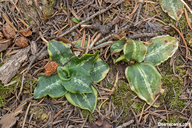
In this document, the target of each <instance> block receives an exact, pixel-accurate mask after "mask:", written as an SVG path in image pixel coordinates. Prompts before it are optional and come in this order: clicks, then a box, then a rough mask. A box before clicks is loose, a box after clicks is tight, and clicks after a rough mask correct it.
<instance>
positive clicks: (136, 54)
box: [123, 39, 147, 62]
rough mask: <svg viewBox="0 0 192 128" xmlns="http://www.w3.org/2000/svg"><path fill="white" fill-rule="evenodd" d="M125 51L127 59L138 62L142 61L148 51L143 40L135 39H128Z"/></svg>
mask: <svg viewBox="0 0 192 128" xmlns="http://www.w3.org/2000/svg"><path fill="white" fill-rule="evenodd" d="M123 52H124V54H125V56H126V59H127V61H131V60H135V61H137V62H142V61H143V60H144V58H145V54H146V53H147V47H146V46H145V45H144V44H143V42H142V41H135V40H131V39H128V42H127V43H126V44H125V46H124V49H123Z"/></svg>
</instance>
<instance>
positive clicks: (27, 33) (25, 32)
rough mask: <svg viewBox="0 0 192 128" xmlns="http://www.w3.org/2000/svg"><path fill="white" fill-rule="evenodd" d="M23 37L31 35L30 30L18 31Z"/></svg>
mask: <svg viewBox="0 0 192 128" xmlns="http://www.w3.org/2000/svg"><path fill="white" fill-rule="evenodd" d="M19 32H20V33H21V34H22V35H23V36H25V37H28V36H30V35H31V34H32V31H31V30H27V29H20V31H19Z"/></svg>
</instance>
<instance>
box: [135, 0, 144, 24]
mask: <svg viewBox="0 0 192 128" xmlns="http://www.w3.org/2000/svg"><path fill="white" fill-rule="evenodd" d="M142 6H143V0H139V8H138V10H137V17H136V20H135V23H137V22H138V21H139V16H140V12H141V8H142Z"/></svg>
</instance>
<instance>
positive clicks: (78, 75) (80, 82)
mask: <svg viewBox="0 0 192 128" xmlns="http://www.w3.org/2000/svg"><path fill="white" fill-rule="evenodd" d="M64 72H65V71H64ZM68 72H69V76H70V77H69V80H63V81H62V85H63V86H64V87H65V89H66V90H67V91H69V92H71V93H91V92H92V89H91V83H92V78H91V75H90V74H89V72H88V71H87V70H85V69H84V68H82V67H72V68H69V69H68Z"/></svg>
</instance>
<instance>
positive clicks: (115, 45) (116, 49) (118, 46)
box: [110, 37, 126, 54]
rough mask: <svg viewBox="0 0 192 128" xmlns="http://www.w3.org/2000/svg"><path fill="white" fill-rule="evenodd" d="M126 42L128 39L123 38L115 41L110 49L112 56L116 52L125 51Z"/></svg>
mask: <svg viewBox="0 0 192 128" xmlns="http://www.w3.org/2000/svg"><path fill="white" fill-rule="evenodd" d="M125 42H126V38H125V37H123V38H121V39H120V40H118V41H114V42H113V43H112V45H111V47H110V52H111V54H114V53H116V52H120V51H122V50H123V47H124V44H125Z"/></svg>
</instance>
